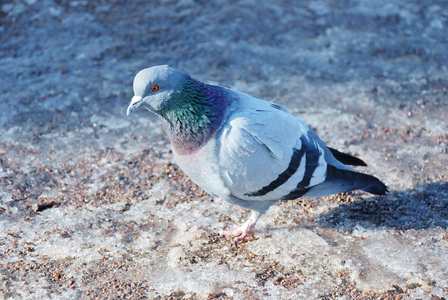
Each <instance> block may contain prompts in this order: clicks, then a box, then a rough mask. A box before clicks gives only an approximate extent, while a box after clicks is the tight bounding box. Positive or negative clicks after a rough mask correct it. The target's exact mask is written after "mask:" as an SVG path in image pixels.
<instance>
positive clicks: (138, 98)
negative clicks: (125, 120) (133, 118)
mask: <svg viewBox="0 0 448 300" xmlns="http://www.w3.org/2000/svg"><path fill="white" fill-rule="evenodd" d="M140 104H142V97H141V96H134V97H132V100H131V104H129V106H128V111H127V115H128V116H129V114H130V113H131V112H133V111H134V109H136V108H137V107H139V106H140Z"/></svg>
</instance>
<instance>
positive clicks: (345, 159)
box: [327, 147, 367, 167]
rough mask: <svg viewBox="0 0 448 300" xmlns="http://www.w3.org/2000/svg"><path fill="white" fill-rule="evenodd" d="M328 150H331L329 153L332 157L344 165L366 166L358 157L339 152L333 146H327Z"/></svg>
mask: <svg viewBox="0 0 448 300" xmlns="http://www.w3.org/2000/svg"><path fill="white" fill-rule="evenodd" d="M327 148H328V150H330V151H331V154H333V156H334V158H336V159H337V160H339V161H340V162H341V163H343V164H344V165H350V166H363V167H365V166H367V164H366V163H365V162H364V161H363V160H362V159H360V158H357V157H354V156H352V155H350V154H347V153H343V152H340V151H338V150H336V149H334V148H330V147H327Z"/></svg>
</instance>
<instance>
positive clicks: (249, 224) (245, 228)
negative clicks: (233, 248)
mask: <svg viewBox="0 0 448 300" xmlns="http://www.w3.org/2000/svg"><path fill="white" fill-rule="evenodd" d="M255 222H256V220H255V219H253V218H252V217H251V218H250V219H249V220H247V221H246V222H245V223H244V224H243V225H241V226H236V225H235V227H234V228H233V230H221V231H220V232H219V234H220V235H224V236H228V235H230V236H236V238H235V240H234V241H233V242H234V244H235V245H236V244H237V243H239V242H241V241H242V240H244V238H245V237H246V236H247V235H248V234H249V233H251V232H252V231H253V229H254V228H255Z"/></svg>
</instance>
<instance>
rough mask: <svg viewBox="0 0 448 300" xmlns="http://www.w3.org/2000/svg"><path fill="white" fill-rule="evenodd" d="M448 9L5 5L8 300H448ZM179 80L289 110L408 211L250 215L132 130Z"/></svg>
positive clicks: (2, 243) (149, 132)
mask: <svg viewBox="0 0 448 300" xmlns="http://www.w3.org/2000/svg"><path fill="white" fill-rule="evenodd" d="M447 25H448V15H447V14H446V3H444V2H443V1H424V2H421V3H420V2H418V1H311V2H303V3H302V2H298V1H296V2H291V1H280V2H279V1H276V2H273V1H239V2H223V1H208V2H203V3H202V2H201V3H199V2H197V1H178V2H175V1H151V3H146V2H144V1H128V2H124V1H113V2H106V1H97V2H92V1H50V0H43V1H20V0H10V1H6V2H4V3H2V4H1V7H0V77H1V79H2V84H1V85H0V270H1V271H0V295H1V296H2V297H3V298H10V299H45V298H49V299H86V298H87V299H93V298H108V299H116V298H132V299H138V298H145V297H148V298H159V299H204V298H223V299H230V298H233V299H310V298H311V299H314V298H325V299H328V298H330V299H352V298H358V299H365V298H369V297H370V298H373V299H376V298H380V299H385V298H386V299H395V298H399V297H402V298H406V299H441V298H442V297H445V298H447V295H448V272H447V270H448V231H447V228H448V184H447V176H448V170H447V166H448V159H447V150H448V136H447V132H448V122H447V121H446V120H448V109H447V107H448V106H447V105H448V94H447V88H448V80H447V78H448V76H447V75H448V73H447V69H446V66H447V64H448V52H447V51H446V50H447V49H448V29H447V28H448V26H447ZM157 64H170V65H171V66H173V67H176V68H179V69H182V70H185V71H186V72H189V73H191V74H192V75H193V76H195V77H197V78H198V79H201V80H204V81H208V82H211V83H215V84H221V85H224V86H227V87H231V88H234V89H238V90H240V91H243V92H247V93H250V94H252V95H254V96H256V97H260V98H264V99H267V100H271V101H275V102H278V103H280V104H282V105H285V106H287V107H288V108H289V109H290V110H291V111H292V112H293V113H294V114H295V115H297V116H298V117H300V118H302V119H304V120H305V121H306V122H307V123H309V124H310V125H311V126H312V127H313V128H314V129H315V130H316V131H317V132H318V134H319V135H320V136H321V137H322V139H323V140H324V141H326V142H327V143H328V145H330V146H332V147H334V148H337V149H340V150H341V151H347V152H350V153H352V154H355V155H359V156H360V157H361V158H362V159H363V160H365V161H366V162H367V163H368V164H369V167H368V168H367V169H365V172H368V173H371V174H375V175H376V176H377V177H379V178H381V179H382V180H383V181H384V182H386V183H387V184H388V185H389V187H390V190H391V193H390V194H389V195H387V196H384V197H372V196H370V195H366V194H364V193H361V192H359V193H358V192H356V193H353V194H350V195H337V196H332V197H326V198H319V199H300V200H295V201H289V202H281V203H278V204H277V205H275V206H274V207H272V208H271V209H270V210H269V211H268V212H267V214H266V215H264V216H263V217H262V218H261V219H260V221H259V223H258V224H257V227H256V229H255V232H254V234H253V235H251V236H249V237H248V238H247V240H246V241H244V242H243V243H241V244H240V245H239V246H238V247H234V246H233V245H232V241H231V240H230V239H227V238H223V237H220V236H218V234H217V233H218V232H219V230H221V229H224V228H231V227H233V225H234V224H238V223H241V222H243V221H244V220H245V219H247V217H248V212H247V211H244V210H242V209H240V208H239V207H235V206H231V205H229V204H227V203H224V202H222V201H221V200H220V199H213V198H212V197H210V196H208V195H207V194H206V193H204V192H203V191H202V190H201V189H199V188H198V187H196V186H195V185H194V184H193V183H192V182H191V181H190V180H189V179H188V178H186V177H185V176H184V175H183V173H182V172H181V171H180V170H178V168H177V167H176V165H175V164H174V162H173V159H172V154H171V152H170V150H169V144H168V142H167V140H166V138H165V135H164V134H163V130H162V127H161V124H160V122H159V121H158V120H157V118H156V117H155V116H153V115H151V114H150V113H149V112H147V111H144V110H141V111H137V112H136V113H135V114H133V115H132V116H131V117H126V108H127V104H128V103H129V101H130V99H131V97H132V79H133V76H134V75H135V74H136V73H137V72H138V71H139V70H140V69H142V68H146V67H149V66H152V65H157Z"/></svg>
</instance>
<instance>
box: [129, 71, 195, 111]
mask: <svg viewBox="0 0 448 300" xmlns="http://www.w3.org/2000/svg"><path fill="white" fill-rule="evenodd" d="M185 76H186V74H185V73H182V72H181V71H178V70H176V69H173V68H170V67H169V66H167V65H163V66H154V67H151V68H147V69H143V70H141V71H140V72H138V73H137V75H136V76H135V78H134V97H132V100H131V103H130V104H129V106H128V109H127V115H129V114H130V113H131V112H133V111H134V110H135V109H136V108H138V107H139V106H143V107H145V108H146V109H148V110H150V111H152V112H154V113H155V114H160V111H161V110H162V109H163V107H164V106H166V105H168V101H169V99H170V98H171V97H172V95H173V93H174V92H175V91H176V89H177V88H178V86H179V83H180V82H181V78H183V77H185Z"/></svg>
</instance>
